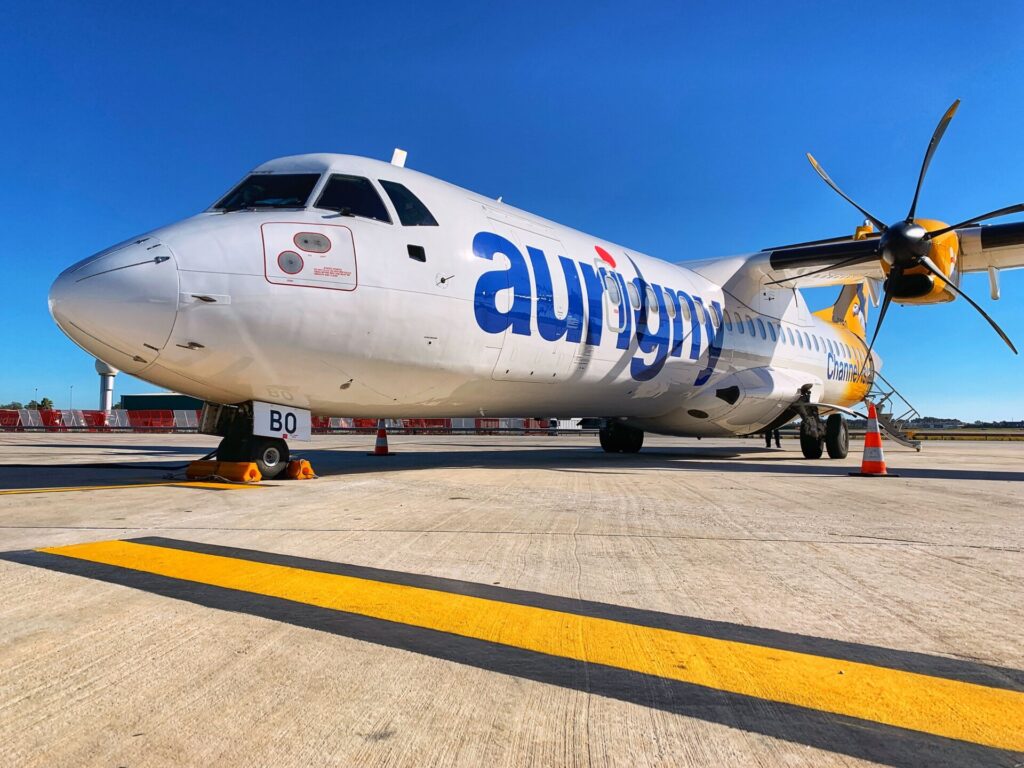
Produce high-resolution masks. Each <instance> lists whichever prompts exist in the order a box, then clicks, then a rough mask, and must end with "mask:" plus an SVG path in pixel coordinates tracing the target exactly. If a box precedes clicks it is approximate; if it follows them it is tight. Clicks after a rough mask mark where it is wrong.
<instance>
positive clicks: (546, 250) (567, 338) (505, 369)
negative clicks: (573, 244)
mask: <svg viewBox="0 0 1024 768" xmlns="http://www.w3.org/2000/svg"><path fill="white" fill-rule="evenodd" d="M495 224H496V225H497V226H498V227H499V228H500V229H499V230H498V231H499V232H501V233H502V234H504V235H506V236H507V237H508V238H509V240H511V241H512V242H513V243H515V244H516V245H517V246H518V247H519V249H520V253H521V254H522V256H523V258H524V259H525V262H526V265H527V268H528V270H529V273H530V282H531V288H532V291H531V295H530V297H528V298H529V299H530V300H531V301H530V306H531V307H532V312H531V313H530V324H529V334H526V333H517V332H515V330H514V329H509V330H506V332H505V338H504V342H503V344H502V349H501V354H500V355H499V356H498V361H497V363H496V365H495V366H494V371H493V374H492V378H494V379H496V380H504V381H529V382H554V381H558V380H560V379H564V378H567V377H568V376H569V375H570V373H571V372H572V369H573V361H574V359H575V357H576V351H577V348H578V347H579V346H581V344H582V342H581V339H582V335H583V331H584V329H583V319H584V314H583V292H582V286H581V281H580V276H579V270H578V269H577V267H576V265H575V263H574V262H572V261H571V260H569V259H568V258H567V257H565V248H564V247H563V246H562V243H561V242H559V241H558V240H556V239H554V238H552V237H550V236H548V235H543V234H540V233H537V232H534V231H531V230H527V229H523V228H521V227H517V226H513V225H509V224H499V223H497V222H495ZM507 293H508V294H509V296H508V300H509V301H511V300H512V293H513V291H512V290H511V288H510V290H509V291H507ZM503 308H504V309H505V310H506V311H507V304H506V305H505V306H504V307H502V305H501V304H499V311H501V310H502V309H503Z"/></svg>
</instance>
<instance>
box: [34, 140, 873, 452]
mask: <svg viewBox="0 0 1024 768" xmlns="http://www.w3.org/2000/svg"><path fill="white" fill-rule="evenodd" d="M298 171H304V172H315V173H320V174H322V178H321V180H320V181H319V182H318V186H317V188H316V190H315V191H314V192H313V194H312V196H311V197H310V200H311V201H316V200H317V199H318V198H317V196H318V194H319V190H320V189H321V188H322V187H323V185H324V184H326V183H327V180H328V179H329V178H330V177H331V175H332V174H345V175H348V176H354V177H361V178H366V179H369V180H370V181H371V182H372V184H373V185H374V187H375V189H377V191H378V193H379V192H380V181H381V180H384V181H393V182H398V183H400V184H402V185H405V187H407V188H408V190H411V191H412V192H413V193H414V194H415V196H416V197H418V198H419V200H421V201H422V202H423V204H425V206H426V207H427V208H428V209H429V210H430V212H431V213H432V214H433V217H434V218H435V219H436V221H437V226H403V225H402V224H401V223H400V221H399V216H398V212H397V211H396V210H395V207H394V203H393V201H392V199H390V198H389V197H388V196H387V195H385V194H381V195H380V196H381V199H382V200H383V202H384V203H385V205H386V206H387V210H388V215H389V217H390V219H391V222H390V223H389V222H385V221H377V220H373V219H370V218H364V217H361V216H352V215H339V214H337V213H332V212H331V211H329V210H324V209H320V208H315V207H312V206H310V207H294V208H289V209H281V208H273V209H264V208H256V209H254V210H236V211H230V212H223V211H216V210H210V211H207V212H205V213H202V214H199V215H198V216H195V217H193V218H190V219H186V220H184V221H181V222H178V223H176V224H172V225H170V226H167V227H163V228H161V229H158V230H155V231H153V232H151V233H149V234H148V235H145V236H140V237H138V238H135V239H133V240H131V241H128V242H127V243H124V244H122V245H120V246H116V247H115V248H112V249H110V250H108V251H104V252H102V253H100V254H97V255H96V256H93V257H91V258H90V259H86V260H85V261H83V262H80V263H79V264H77V265H75V266H74V267H72V268H70V269H69V270H67V271H66V272H64V273H63V274H62V275H61V276H60V277H59V278H58V279H57V281H56V282H55V284H54V287H53V289H52V291H51V311H52V312H53V314H54V317H55V319H56V320H57V322H58V323H59V324H60V326H61V328H62V329H63V330H64V331H65V332H66V333H67V334H68V335H69V336H70V337H71V338H72V339H73V340H74V341H75V342H76V343H78V344H79V345H80V346H82V347H83V348H85V349H86V350H87V351H88V352H89V353H90V354H92V355H95V356H96V357H98V358H101V359H103V360H105V361H106V362H108V363H110V364H111V365H114V366H116V367H118V368H120V369H121V370H124V371H126V372H128V373H131V374H132V375H135V376H138V377H140V378H142V379H145V380H147V381H150V382H153V383H154V384H157V385H160V386H163V387H167V388H168V389H172V390H176V391H179V392H184V393H187V394H191V395H195V396H197V397H200V398H203V399H206V400H209V401H213V402H219V403H236V402H242V401H247V400H260V401H267V402H273V403H281V404H287V405H292V406H296V407H302V408H307V409H310V410H311V411H312V412H313V413H315V414H320V415H344V416H368V417H400V416H422V417H433V416H484V415H485V416H560V417H568V416H599V417H620V418H623V419H625V420H626V421H628V422H629V423H631V424H633V425H635V426H639V427H642V428H644V429H646V430H650V431H655V432H663V433H668V434H693V435H722V434H744V433H749V432H752V431H756V430H758V429H760V428H762V427H763V426H765V425H767V424H769V423H771V422H772V421H773V420H775V419H776V418H777V417H778V416H779V415H780V414H781V413H783V412H785V411H786V410H787V409H788V408H789V407H790V406H791V405H792V403H793V402H794V401H796V400H797V399H798V398H799V397H800V396H801V388H804V390H805V391H806V393H807V394H808V396H809V398H810V401H811V402H825V403H835V404H843V405H845V404H851V403H853V402H856V401H857V400H859V399H860V398H861V397H862V396H863V391H864V389H865V386H864V383H863V382H862V383H860V384H858V385H857V386H851V379H853V378H855V377H856V370H857V369H858V368H859V365H858V364H859V361H860V360H862V359H863V357H862V356H861V355H860V354H859V353H858V352H857V347H858V346H860V347H861V349H862V345H860V342H859V341H858V340H857V339H856V337H854V336H853V334H851V333H849V331H847V330H845V329H844V328H843V327H841V326H837V325H835V324H832V323H829V322H827V321H825V320H823V319H821V318H818V317H815V316H814V315H812V314H811V313H810V312H809V311H808V309H807V307H806V304H805V303H804V301H803V299H802V297H801V296H800V294H799V292H798V291H794V290H791V289H783V288H779V287H776V286H770V287H766V286H765V285H763V282H764V280H763V276H762V275H760V274H759V273H757V272H756V271H754V270H748V272H749V274H747V273H745V272H744V269H745V266H744V265H746V264H747V261H745V259H744V258H743V257H740V258H735V259H732V260H721V261H718V262H703V263H701V264H699V265H696V266H695V267H694V268H692V269H690V268H686V267H685V266H680V265H676V264H672V263H669V262H668V261H664V260H660V259H656V258H652V257H650V256H646V255H644V254H641V253H637V252H636V251H632V250H630V249H626V248H623V247H622V246H619V245H616V244H614V243H609V242H607V241H604V240H601V239H598V238H595V237H593V236H591V235H587V234H585V233H583V232H579V231H577V230H573V229H570V228H568V227H564V226H561V225H559V224H556V223H554V222H551V221H547V220H545V219H542V218H540V217H537V216H533V215H531V214H528V213H525V212H523V211H519V210H516V209H514V208H512V207H510V206H507V205H504V204H502V203H500V202H495V201H494V200H490V199H487V198H483V197H481V196H479V195H476V194H474V193H472V192H469V191H467V190H464V189H460V188H458V187H455V186H452V185H450V184H447V183H445V182H442V181H439V180H437V179H434V178H431V177H429V176H426V175H423V174H420V173H417V172H415V171H411V170H408V169H404V168H398V167H395V166H393V165H390V164H387V163H381V162H379V161H374V160H368V159H365V158H357V157H351V156H342V155H305V156H298V157H295V158H284V159H282V160H277V161H273V162H271V163H268V164H266V165H265V166H261V167H260V168H258V169H257V171H256V172H258V173H259V172H262V173H286V172H298ZM612 263H614V267H613V266H612ZM723 286H724V287H723ZM634 294H635V295H634ZM748 318H749V320H748ZM737 320H739V322H737ZM739 325H742V332H741V331H740V330H738V326H739ZM793 334H796V335H795V336H794V335H793ZM779 335H782V336H783V338H782V339H781V340H780V339H779V338H778V337H779ZM733 388H735V389H733Z"/></svg>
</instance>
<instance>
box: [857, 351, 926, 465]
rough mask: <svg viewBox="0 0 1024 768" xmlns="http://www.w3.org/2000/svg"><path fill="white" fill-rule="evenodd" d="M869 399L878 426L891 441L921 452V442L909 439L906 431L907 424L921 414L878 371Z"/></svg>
mask: <svg viewBox="0 0 1024 768" xmlns="http://www.w3.org/2000/svg"><path fill="white" fill-rule="evenodd" d="M867 399H868V400H870V401H871V402H873V403H874V404H875V408H876V410H877V411H878V426H879V427H881V428H882V431H883V432H885V434H886V435H887V436H888V437H889V438H890V439H892V440H893V441H894V442H897V443H899V444H900V445H903V446H906V447H907V448H913V449H914V450H915V451H920V450H921V441H920V440H913V439H911V438H910V437H908V436H907V433H906V430H905V427H906V426H907V424H908V423H909V422H911V421H913V420H914V419H918V418H920V417H921V414H920V413H918V412H917V409H916V408H914V406H912V405H911V404H910V403H909V402H908V401H907V399H906V398H905V397H903V395H901V394H900V393H899V391H898V390H897V389H896V387H894V386H893V385H892V384H891V383H890V382H889V380H888V379H886V378H885V377H884V376H883V375H882V374H880V373H879V372H878V371H875V372H874V381H873V382H872V384H871V391H870V392H869V393H868V396H867ZM897 414H898V415H897Z"/></svg>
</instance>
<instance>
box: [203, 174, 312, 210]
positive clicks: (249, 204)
mask: <svg viewBox="0 0 1024 768" xmlns="http://www.w3.org/2000/svg"><path fill="white" fill-rule="evenodd" d="M319 180H320V174H319V173H266V174H263V173H257V174H253V175H252V176H249V177H248V178H246V179H245V181H243V182H242V183H241V184H239V185H238V186H237V187H235V188H234V189H233V190H231V191H230V192H228V193H227V194H226V195H225V196H224V197H223V199H221V201H220V202H219V203H217V204H216V205H215V206H213V208H214V210H222V211H224V212H228V211H240V210H243V209H245V208H304V207H305V206H306V200H308V199H309V195H310V193H311V192H312V191H313V187H315V186H316V183H317V181H319Z"/></svg>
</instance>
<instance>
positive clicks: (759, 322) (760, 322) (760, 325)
mask: <svg viewBox="0 0 1024 768" xmlns="http://www.w3.org/2000/svg"><path fill="white" fill-rule="evenodd" d="M757 330H759V331H760V332H761V338H762V339H767V338H768V334H767V333H766V332H765V329H764V320H762V319H761V318H760V317H759V318H757Z"/></svg>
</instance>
